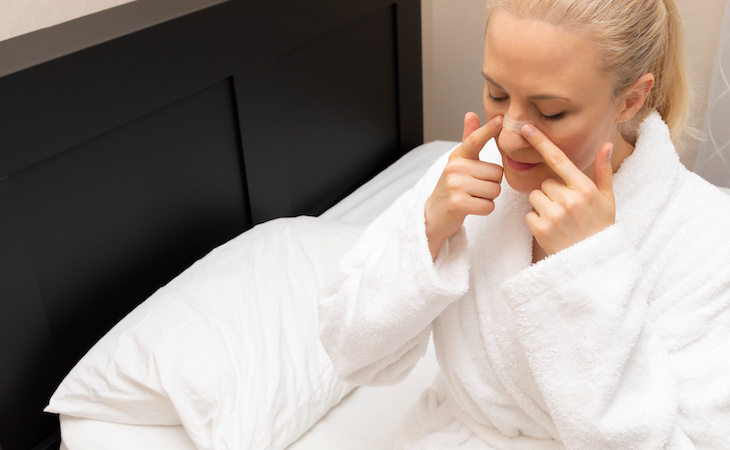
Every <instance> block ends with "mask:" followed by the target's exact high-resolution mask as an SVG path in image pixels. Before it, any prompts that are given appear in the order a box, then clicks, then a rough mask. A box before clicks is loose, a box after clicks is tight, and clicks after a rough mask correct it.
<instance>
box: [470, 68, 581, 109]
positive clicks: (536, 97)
mask: <svg viewBox="0 0 730 450" xmlns="http://www.w3.org/2000/svg"><path fill="white" fill-rule="evenodd" d="M482 76H483V77H484V79H485V80H487V81H488V82H489V83H490V84H493V85H494V87H496V88H497V89H502V90H505V89H504V88H503V87H502V86H501V85H500V84H499V83H497V82H495V81H494V80H493V79H491V78H490V77H489V75H487V74H486V73H485V72H484V71H482ZM527 98H528V99H530V100H555V99H558V100H565V101H568V102H569V101H570V99H569V98H567V97H562V96H560V95H550V94H540V95H529V96H528V97H527Z"/></svg>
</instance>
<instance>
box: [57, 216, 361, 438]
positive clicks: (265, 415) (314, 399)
mask: <svg viewBox="0 0 730 450" xmlns="http://www.w3.org/2000/svg"><path fill="white" fill-rule="evenodd" d="M362 230H363V227H361V226H355V225H344V224H341V223H336V222H329V221H326V220H323V219H318V218H312V217H298V218H293V219H277V220H274V221H271V222H268V223H266V224H263V225H259V226H257V227H255V228H253V229H251V230H249V231H247V232H245V233H243V234H242V235H240V236H238V237H237V238H235V239H233V240H231V241H229V242H227V243H226V244H224V245H221V246H220V247H218V248H217V249H215V250H213V251H212V252H211V253H210V254H208V255H207V256H205V257H204V258H202V259H201V260H200V261H198V262H196V263H195V264H193V265H192V266H191V267H190V268H188V269H187V270H186V271H185V272H183V273H182V274H181V275H179V276H178V277H177V278H175V279H174V280H173V281H171V282H170V283H169V284H168V285H167V286H165V287H163V288H161V289H160V290H159V291H157V292H156V293H155V294H153V295H152V296H151V297H150V298H149V299H147V300H146V301H145V302H144V303H142V304H141V305H140V306H139V307H137V308H136V309H135V310H134V311H132V312H131V313H130V314H129V315H128V316H127V317H125V318H124V319H123V320H122V321H120V322H119V323H118V324H117V325H116V326H115V327H114V328H113V329H112V330H110V331H109V333H108V334H106V335H105V336H104V337H103V338H102V339H101V340H100V341H99V342H98V343H97V344H96V345H95V346H94V347H93V348H92V349H91V350H90V351H89V352H88V353H87V354H86V355H85V356H84V357H83V358H82V359H81V361H79V363H78V364H77V365H76V366H75V367H74V368H73V370H71V372H70V373H69V374H68V376H67V377H66V378H65V379H64V381H63V382H62V383H61V385H60V386H59V387H58V389H57V390H56V392H55V393H54V394H53V396H52V397H51V399H50V402H49V405H48V406H47V407H46V409H45V411H46V412H51V413H58V414H66V415H70V416H75V417H82V418H88V419H95V420H103V421H109V422H118V423H125V424H147V425H173V424H180V423H182V424H183V426H184V427H185V429H186V431H187V432H188V434H189V435H190V437H191V439H192V440H193V441H194V442H195V444H196V445H197V446H198V447H199V448H203V449H214V448H216V449H219V448H227V449H243V448H252V449H269V448H284V447H286V446H287V445H289V444H290V443H291V442H293V441H294V440H296V439H297V438H298V437H299V436H300V435H301V434H302V433H303V432H304V431H306V430H307V429H308V428H309V427H310V426H311V425H312V424H314V422H316V421H317V420H318V419H319V418H320V417H321V416H323V415H324V414H325V412H327V410H328V409H329V408H330V407H332V406H333V405H335V404H336V403H337V402H339V400H340V399H341V398H342V397H343V396H344V395H345V394H347V393H348V392H349V391H350V390H351V389H352V387H353V386H352V385H348V384H345V383H343V382H341V381H340V380H339V379H338V378H337V377H336V375H335V373H334V369H333V368H332V365H331V362H330V360H329V357H328V356H327V354H326V353H325V352H324V349H323V348H322V347H321V344H320V343H319V339H318V335H317V298H318V295H319V289H320V285H321V283H322V282H323V281H324V280H325V278H326V276H327V274H328V273H329V271H330V270H331V269H332V268H333V267H334V265H335V264H336V263H337V261H338V260H339V259H340V257H341V256H342V255H343V254H344V252H345V251H346V250H347V249H348V248H349V247H350V246H351V244H353V243H354V241H355V239H357V237H358V236H359V235H360V233H361V232H362Z"/></svg>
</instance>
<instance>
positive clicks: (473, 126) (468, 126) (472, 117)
mask: <svg viewBox="0 0 730 450" xmlns="http://www.w3.org/2000/svg"><path fill="white" fill-rule="evenodd" d="M479 126H480V125H479V116H478V115H476V113H473V112H468V113H466V115H465V116H464V134H463V136H462V137H461V142H464V141H465V140H466V138H468V137H469V135H470V134H472V133H473V132H474V131H476V130H478V129H479Z"/></svg>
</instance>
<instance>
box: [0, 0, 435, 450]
mask: <svg viewBox="0 0 730 450" xmlns="http://www.w3.org/2000/svg"><path fill="white" fill-rule="evenodd" d="M421 86H422V82H421V28H420V0H397V1H396V0H391V1H378V0H347V1H343V0H310V1H307V2H301V1H297V0H294V1H279V2H263V1H261V2H252V1H245V0H228V1H222V0H165V1H162V0H137V1H135V2H132V3H129V4H126V5H122V6H119V7H116V8H113V9H111V10H108V11H104V12H101V13H97V14H94V15H91V16H87V17H85V18H82V19H78V20H75V21H72V22H68V23H66V24H63V25H59V26H56V27H53V28H50V29H46V30H41V31H37V32H35V33H32V34H29V35H26V36H21V37H18V38H15V39H11V40H8V41H5V42H2V43H0V364H2V370H0V447H1V448H2V449H3V450H16V449H32V448H37V449H41V448H54V447H57V446H58V420H57V418H56V417H55V416H52V415H47V414H44V413H42V412H41V410H42V409H43V407H44V406H45V405H46V402H47V400H48V398H49V397H50V395H51V393H52V392H53V390H54V389H55V388H56V386H57V385H58V383H59V382H60V381H61V379H62V378H63V376H64V375H65V374H66V373H67V372H68V371H69V370H70V369H71V367H72V366H73V365H74V364H75V363H76V362H77V361H78V359H79V358H80V357H81V356H82V355H83V354H84V353H85V352H86V351H87V350H88V348H90V347H91V346H92V345H93V344H94V342H96V340H97V339H98V338H100V337H101V336H102V335H103V334H104V333H105V332H106V331H107V330H108V329H109V328H111V326H113V325H114V323H116V322H117V321H118V320H119V319H120V318H121V317H123V316H124V315H125V314H126V313H127V312H128V311H130V310H131V309H132V308H134V307H135V306H136V305H138V304H139V303H140V302H141V301H143V300H144V299H145V298H146V297H147V296H148V295H150V294H151V293H152V292H153V291H154V290H155V289H157V288H158V287H160V286H162V285H164V284H165V283H166V282H167V281H169V280H170V279H171V278H172V277H174V276H175V275H176V274H178V273H179V272H180V271H182V270H183V269H184V268H186V267H187V266H188V265H190V264H191V263H192V262H193V261H194V260H196V259H198V258H200V257H201V256H202V255H203V254H205V253H206V252H208V251H209V250H211V249H212V248H213V247H215V246H217V245H219V244H221V243H223V242H225V241H227V240H229V239H230V238H232V237H234V236H235V235H237V234H239V233H241V232H242V231H244V230H246V229H248V228H250V227H251V226H253V225H255V224H256V223H260V222H262V221H266V220H269V219H272V218H275V217H280V216H294V215H300V214H310V215H316V214H319V213H321V212H323V211H324V210H325V209H326V208H328V207H329V206H331V205H332V204H334V203H335V202H337V201H338V200H339V199H341V198H342V197H344V196H345V195H347V194H348V193H350V192H351V191H352V190H354V189H355V188H356V187H357V186H359V185H360V184H362V183H363V182H365V181H367V180H368V179H369V178H370V177H372V176H373V175H374V174H375V173H377V172H378V171H379V170H381V169H383V168H384V167H385V166H387V165H388V164H389V163H391V162H392V161H394V160H395V159H396V158H397V157H398V156H400V155H402V154H403V153H404V152H405V151H407V150H409V149H410V148H412V147H414V146H416V145H418V144H420V143H421V142H422V138H423V128H422V100H421V98H422V93H421Z"/></svg>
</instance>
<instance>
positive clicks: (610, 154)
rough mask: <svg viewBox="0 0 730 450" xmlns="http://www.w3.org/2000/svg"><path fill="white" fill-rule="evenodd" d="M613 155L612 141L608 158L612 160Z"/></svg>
mask: <svg viewBox="0 0 730 450" xmlns="http://www.w3.org/2000/svg"><path fill="white" fill-rule="evenodd" d="M612 156H613V143H611V149H610V150H609V151H608V160H609V161H610V160H611V157H612Z"/></svg>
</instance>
